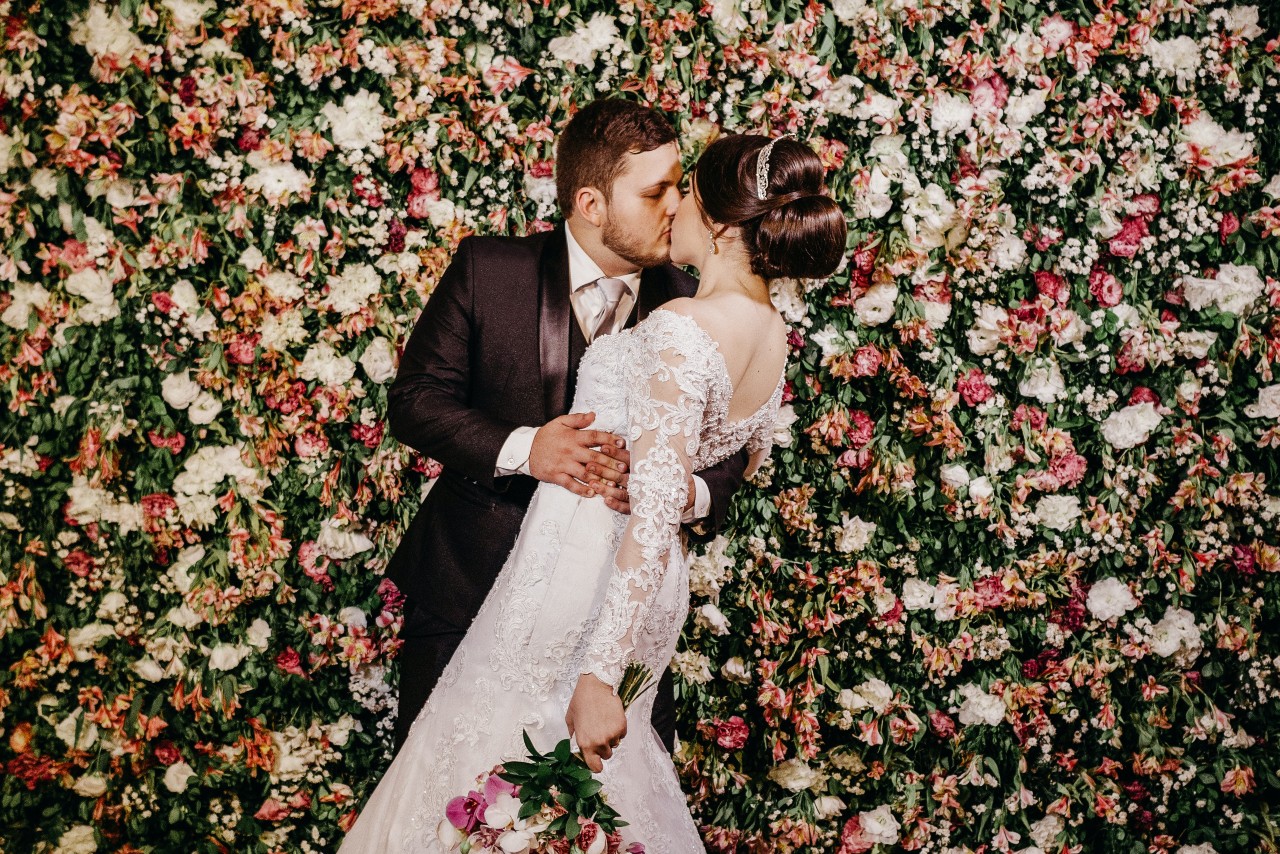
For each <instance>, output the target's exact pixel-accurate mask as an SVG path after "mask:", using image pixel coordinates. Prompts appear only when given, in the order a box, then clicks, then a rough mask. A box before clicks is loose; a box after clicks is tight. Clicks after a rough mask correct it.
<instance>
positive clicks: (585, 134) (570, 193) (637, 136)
mask: <svg viewBox="0 0 1280 854" xmlns="http://www.w3.org/2000/svg"><path fill="white" fill-rule="evenodd" d="M675 141H676V131H675V128H673V127H672V126H671V122H669V121H667V119H666V117H665V116H663V115H662V113H659V112H658V111H657V110H654V109H652V108H650V107H646V106H644V105H643V104H638V103H636V102H635V101H624V100H622V99H621V98H605V99H603V100H600V101H592V102H591V103H590V104H587V105H586V106H585V107H583V108H582V109H581V110H579V111H578V112H577V113H575V114H574V116H573V118H571V119H570V120H569V123H568V124H567V125H565V126H564V130H562V131H561V132H560V138H559V139H558V140H556V200H557V201H558V202H559V203H560V212H561V213H562V214H563V215H564V216H565V217H568V216H569V215H570V214H572V213H573V197H574V194H576V193H577V192H578V190H580V189H581V188H583V187H595V188H596V189H598V190H601V191H602V192H604V194H605V195H606V196H609V195H610V194H611V193H612V191H613V182H614V180H615V179H616V178H617V177H618V175H619V174H620V173H621V172H622V167H623V166H624V165H625V164H626V157H625V155H627V154H639V153H641V152H644V151H653V150H654V149H655V148H660V147H662V146H664V145H666V144H667V143H669V142H675Z"/></svg>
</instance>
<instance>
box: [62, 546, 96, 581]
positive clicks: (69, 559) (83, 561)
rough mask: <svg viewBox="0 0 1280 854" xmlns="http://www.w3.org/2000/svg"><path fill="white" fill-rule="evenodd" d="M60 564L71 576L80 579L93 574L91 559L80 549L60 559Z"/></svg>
mask: <svg viewBox="0 0 1280 854" xmlns="http://www.w3.org/2000/svg"><path fill="white" fill-rule="evenodd" d="M62 563H63V565H64V566H66V568H67V569H68V570H70V571H71V572H72V573H73V574H75V575H78V576H80V577H81V578H85V577H86V576H88V575H89V573H91V572H93V567H94V563H93V558H91V557H89V555H88V553H86V552H84V551H83V550H81V549H76V550H75V551H73V552H71V553H70V554H68V555H67V556H66V557H64V558H63V559H62Z"/></svg>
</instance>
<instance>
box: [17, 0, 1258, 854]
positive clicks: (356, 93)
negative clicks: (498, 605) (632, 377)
mask: <svg viewBox="0 0 1280 854" xmlns="http://www.w3.org/2000/svg"><path fill="white" fill-rule="evenodd" d="M1268 15H1274V12H1272V11H1269V10H1268V9H1267V8H1266V7H1265V5H1264V8H1263V9H1262V14H1261V15H1260V14H1259V10H1258V8H1257V7H1252V6H1244V5H1239V6H1236V5H1227V4H1222V3H1216V2H1214V3H1197V2H1191V0H1150V2H1136V0H1124V2H1109V0H1097V2H1092V3H1082V2H1071V3H1068V2H1061V1H1060V2H1056V3H1055V2H1054V0H1044V2H1030V0H1010V2H1001V0H985V2H968V0H833V2H830V3H822V2H817V0H813V2H809V3H808V4H801V3H798V2H780V1H779V0H747V2H743V3H732V2H726V0H713V2H709V3H707V4H705V5H701V6H699V5H696V4H690V3H688V2H678V3H672V2H652V3H651V2H627V0H624V2H619V3H607V2H603V1H602V0H592V1H591V2H588V0H569V2H564V3H543V2H534V3H530V2H505V3H489V2H465V3H464V2H458V0H404V2H394V0H331V1H330V2H313V3H307V2H303V0H250V2H244V3H234V4H231V3H227V4H221V5H219V4H216V3H214V2H212V0H160V2H154V3H148V2H138V0H124V2H119V3H115V4H110V5H107V4H102V3H98V2H94V3H92V4H87V3H74V2H49V3H45V4H39V3H20V2H0V21H3V36H2V38H3V42H4V47H3V52H2V54H0V329H3V336H2V337H0V388H3V396H2V398H0V399H2V400H3V401H4V404H5V405H4V407H3V412H2V414H0V652H2V653H3V655H2V656H0V658H2V660H3V664H4V668H3V670H2V671H0V766H2V767H3V772H4V773H3V776H2V777H0V848H3V849H4V850H8V851H59V852H89V851H97V850H100V851H117V852H143V851H200V852H231V851H234V852H245V851H257V852H266V851H322V850H332V849H333V848H335V847H336V844H337V842H338V840H339V839H340V837H341V832H342V829H343V828H344V827H347V826H349V823H350V822H351V821H352V820H353V818H354V815H355V811H356V810H357V809H358V806H359V803H360V801H361V798H362V797H363V796H364V795H365V794H366V793H367V792H368V791H370V790H371V787H372V785H373V783H374V782H375V781H376V779H377V775H378V773H379V772H380V770H381V769H382V768H384V767H385V764H386V762H387V759H388V745H389V741H390V735H389V733H390V727H389V724H390V718H391V715H392V714H393V713H394V699H395V693H394V680H395V663H394V662H395V652H396V648H397V641H396V633H397V629H398V627H399V622H400V613H399V604H400V603H399V601H398V598H397V595H396V592H395V590H394V588H392V587H390V585H387V584H383V583H380V577H381V569H382V567H383V565H384V563H385V560H386V558H387V557H388V555H389V554H390V552H391V550H392V549H393V548H394V546H395V543H396V541H397V539H398V537H399V535H400V533H401V531H402V530H403V529H404V526H405V524H406V522H407V520H409V519H410V518H411V517H412V514H413V512H414V510H415V509H416V507H417V505H418V502H419V500H420V497H421V495H422V490H423V489H424V488H427V487H428V486H429V484H430V481H431V478H432V477H433V476H435V475H436V474H438V471H439V466H438V465H437V464H436V463H434V462H433V461H431V460H427V459H422V458H420V457H418V456H416V455H414V454H412V453H410V452H408V451H407V450H406V449H405V448H403V447H401V446H399V445H398V444H397V443H396V442H395V441H394V440H393V439H392V438H391V437H390V436H389V434H388V433H387V431H386V429H385V426H384V422H383V417H384V414H385V387H386V384H387V383H388V382H389V380H390V379H391V378H392V376H393V375H394V372H395V365H396V348H397V347H398V345H399V344H400V343H401V342H402V341H403V339H404V338H405V336H406V335H407V332H408V330H409V329H410V328H411V326H412V323H413V321H414V319H415V317H416V314H417V312H418V310H419V309H420V307H421V305H422V303H423V301H424V300H426V299H428V298H429V294H430V292H431V289H432V287H433V284H434V282H435V281H436V279H437V277H438V275H439V273H440V272H441V271H442V270H443V268H444V266H445V265H446V264H447V262H448V259H449V257H450V254H451V250H452V248H453V246H455V245H456V243H457V241H458V240H459V239H460V238H461V237H463V236H465V235H466V234H469V233H473V232H483V233H523V232H526V231H529V230H532V229H540V228H545V227H547V225H548V223H549V222H550V221H551V220H552V219H553V218H554V217H555V215H556V210H555V205H554V187H553V182H552V178H551V176H552V163H551V160H550V158H551V155H552V142H553V139H554V137H555V133H556V130H557V128H559V127H560V126H561V125H562V123H563V122H564V121H565V120H566V119H567V117H568V116H569V115H570V114H571V111H572V110H573V108H574V107H575V106H576V105H580V104H582V103H584V102H586V101H587V100H590V99H592V98H594V97H598V96H601V95H604V94H614V93H623V94H624V95H626V96H628V97H635V98H639V99H643V100H646V101H648V102H650V103H652V104H654V105H656V106H658V107H660V108H662V109H664V110H666V111H668V113H669V114H670V115H671V117H672V119H673V121H674V122H675V123H676V125H677V127H678V129H679V131H680V132H681V135H682V144H683V145H684V148H685V152H686V154H687V155H688V157H689V161H690V162H692V159H693V158H694V157H696V155H697V153H698V151H700V150H701V148H702V147H703V146H704V145H705V143H706V141H707V140H708V139H709V138H710V137H711V135H712V134H713V133H714V132H716V128H717V127H721V128H724V129H727V130H734V131H738V130H741V131H762V130H764V131H767V132H769V133H773V134H776V133H781V132H791V133H795V134H797V135H799V136H800V137H802V138H804V139H807V140H809V141H810V142H811V144H812V145H813V146H814V147H815V148H816V149H817V150H818V151H820V152H821V154H822V156H823V158H824V159H825V161H826V163H827V164H828V165H829V167H830V170H831V172H830V186H831V187H832V189H833V190H834V192H835V193H836V195H837V196H838V198H839V199H840V200H841V201H842V202H843V203H844V204H845V205H846V209H847V211H848V215H849V217H850V222H851V224H852V229H853V233H852V234H851V240H850V253H849V259H848V263H847V265H846V268H845V269H844V270H843V271H841V272H840V273H839V274H838V275H837V276H836V277H835V278H834V279H833V280H832V281H830V282H780V283H778V287H777V298H778V303H779V305H780V306H781V308H782V310H783V311H784V313H785V314H786V316H787V318H788V320H789V321H790V322H792V323H793V325H794V334H793V338H792V341H793V344H794V356H795V358H794V362H793V369H792V373H791V376H790V382H789V386H788V395H787V405H786V406H785V407H784V416H785V419H784V423H782V424H781V425H780V426H779V430H778V439H779V447H778V448H777V449H776V451H775V453H774V457H773V463H772V465H771V466H770V467H768V468H767V469H766V470H765V471H763V472H762V473H761V474H760V475H759V476H758V477H757V478H756V480H755V482H754V483H753V484H752V485H751V486H750V487H748V488H747V489H745V490H744V492H743V494H742V495H741V497H740V499H739V501H738V502H737V504H736V506H735V509H734V513H733V518H734V524H733V527H732V530H731V531H730V532H729V537H728V539H722V540H719V541H717V542H716V543H715V544H714V545H713V546H712V548H711V549H710V550H709V551H708V552H707V554H706V555H704V556H702V557H699V558H698V559H697V560H696V561H695V565H694V573H693V578H694V594H695V596H694V607H695V613H694V616H693V618H692V620H691V622H690V625H689V628H688V631H687V633H686V641H685V643H684V645H683V649H682V651H681V653H680V656H679V658H678V659H677V661H676V664H675V666H676V668H677V671H678V673H679V675H680V679H679V680H678V685H679V690H680V693H681V695H682V696H681V703H682V706H683V712H682V715H683V717H682V724H681V727H682V732H683V734H684V736H685V744H684V745H683V747H682V749H681V751H680V753H679V755H678V757H677V761H678V763H679V765H680V766H681V770H682V774H683V776H684V778H685V780H686V782H687V785H688V789H689V791H690V792H691V797H692V804H693V809H694V811H695V814H696V816H697V818H698V820H699V821H700V823H702V825H703V826H704V827H705V829H706V839H707V842H708V846H709V847H710V848H711V849H712V850H715V851H725V852H728V851H751V852H767V851H784V852H785V851H839V852H841V854H854V852H862V851H868V850H872V849H876V847H877V846H879V849H877V850H886V851H887V850H897V849H903V850H924V851H954V852H961V851H1023V852H1037V851H1043V852H1057V851H1063V850H1066V851H1087V852H1112V851H1114V852H1141V851H1180V852H1183V854H1204V852H1209V851H1218V852H1226V851H1251V852H1252V851H1263V850H1265V851H1274V850H1276V841H1275V840H1276V835H1277V827H1276V819H1275V817H1274V816H1273V812H1272V810H1273V808H1274V806H1275V805H1276V804H1277V803H1278V802H1280V779H1277V776H1276V774H1277V764H1280V752H1278V751H1277V750H1276V745H1275V741H1276V739H1277V738H1280V715H1278V714H1277V712H1276V711H1275V709H1276V705H1275V701H1276V699H1277V695H1278V694H1280V677H1278V675H1277V671H1278V670H1280V639H1278V637H1277V629H1278V628H1280V613H1278V611H1280V535H1278V534H1277V529H1278V528H1280V485H1278V484H1277V479H1280V462H1278V461H1280V454H1278V453H1277V447H1280V378H1278V377H1277V376H1275V370H1276V363H1277V361H1280V282H1278V281H1277V279H1276V275H1277V269H1278V268H1280V263H1278V262H1280V203H1277V197H1280V144H1278V143H1280V141H1278V140H1277V134H1276V131H1275V127H1276V125H1277V120H1278V119H1280V116H1277V115H1276V113H1277V107H1276V104H1277V95H1278V94H1280V69H1278V68H1277V62H1278V61H1280V42H1278V41H1277V35H1280V27H1277V22H1276V21H1275V20H1274V19H1272V20H1268V19H1267V16H1268Z"/></svg>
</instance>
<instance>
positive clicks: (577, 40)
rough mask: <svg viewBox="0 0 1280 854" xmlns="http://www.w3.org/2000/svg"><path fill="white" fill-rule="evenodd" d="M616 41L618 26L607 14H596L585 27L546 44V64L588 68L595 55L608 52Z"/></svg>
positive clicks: (593, 61)
mask: <svg viewBox="0 0 1280 854" xmlns="http://www.w3.org/2000/svg"><path fill="white" fill-rule="evenodd" d="M617 40H618V25H617V23H615V22H614V20H613V18H612V17H611V16H610V15H609V14H608V13H607V12H597V13H596V14H595V15H593V16H592V17H591V20H590V21H588V22H587V24H586V26H584V27H580V28H578V30H577V32H574V33H572V34H570V35H567V36H557V37H556V38H554V39H552V40H551V41H550V42H548V43H547V54H548V58H547V62H548V64H549V65H555V64H557V63H560V64H564V65H577V66H583V68H582V69H581V70H586V69H587V68H590V67H591V66H592V65H593V64H594V63H595V58H596V54H598V53H599V52H600V51H602V50H608V49H609V48H611V47H612V46H613V44H614V42H616V41H617Z"/></svg>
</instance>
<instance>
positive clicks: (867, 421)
mask: <svg viewBox="0 0 1280 854" xmlns="http://www.w3.org/2000/svg"><path fill="white" fill-rule="evenodd" d="M849 420H850V421H851V422H852V423H851V424H850V425H849V429H848V430H847V431H846V435H848V437H849V442H850V443H851V444H852V445H853V446H854V447H855V448H861V447H863V446H864V445H866V444H867V443H868V442H870V441H871V437H872V435H874V433H875V422H873V421H872V420H871V416H870V415H868V414H867V413H865V412H863V411H862V410H861V409H855V410H854V411H853V412H850V413H849Z"/></svg>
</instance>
